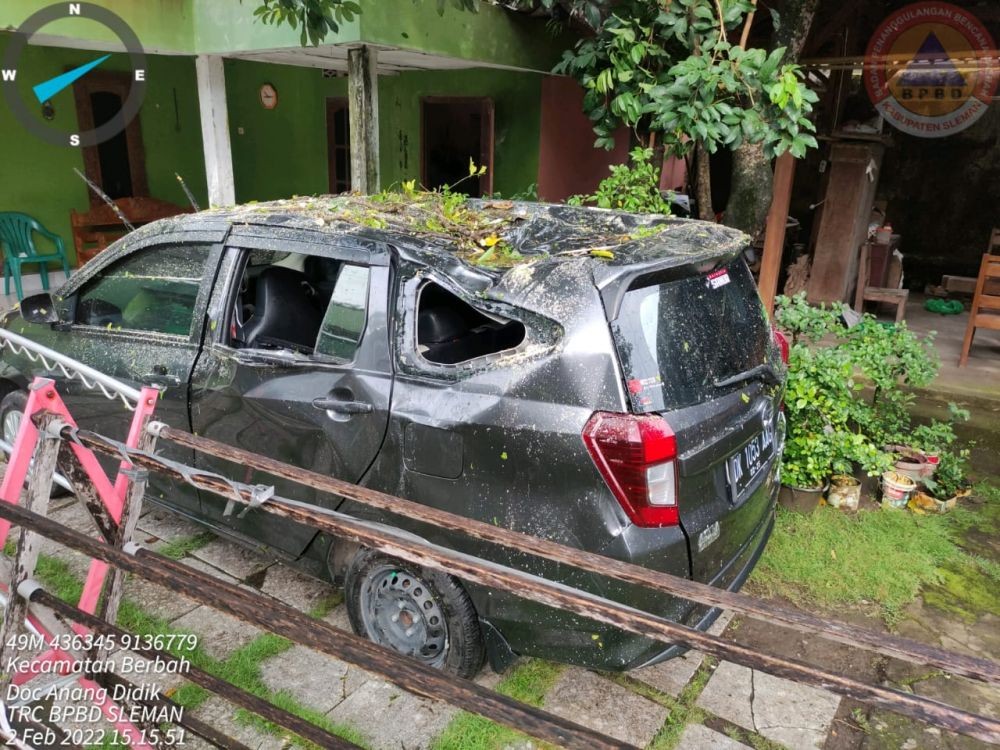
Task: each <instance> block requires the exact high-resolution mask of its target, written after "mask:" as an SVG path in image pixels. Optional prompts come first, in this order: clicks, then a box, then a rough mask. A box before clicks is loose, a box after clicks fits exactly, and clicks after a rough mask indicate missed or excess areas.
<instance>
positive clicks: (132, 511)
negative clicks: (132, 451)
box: [98, 420, 156, 658]
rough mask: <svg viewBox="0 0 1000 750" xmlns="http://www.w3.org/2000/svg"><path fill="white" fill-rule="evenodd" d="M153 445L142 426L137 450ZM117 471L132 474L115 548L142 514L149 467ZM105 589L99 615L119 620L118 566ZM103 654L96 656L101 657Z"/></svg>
mask: <svg viewBox="0 0 1000 750" xmlns="http://www.w3.org/2000/svg"><path fill="white" fill-rule="evenodd" d="M147 424H148V420H145V421H144V422H143V427H144V428H145V426H146V425H147ZM155 448H156V436H155V435H153V434H151V433H149V432H148V431H147V430H145V429H143V433H142V437H140V438H139V445H138V449H139V450H141V451H153V450H155ZM119 471H128V472H129V473H130V476H131V484H130V485H129V488H128V491H127V492H126V494H125V505H124V506H123V507H122V517H121V521H120V522H119V523H118V529H117V530H116V533H115V538H114V542H113V544H114V546H115V547H117V548H119V549H121V548H122V547H123V546H124V545H125V544H126V543H128V542H131V541H132V537H133V535H134V534H135V527H136V525H137V524H138V523H139V516H140V515H142V499H143V496H144V495H145V494H146V480H147V479H148V475H149V470H148V469H141V468H137V467H132V468H131V469H120V470H119ZM104 591H105V594H104V599H103V600H102V602H101V608H100V609H99V610H98V615H99V616H100V617H102V618H104V619H105V620H107V621H108V622H111V623H115V622H118V608H119V607H120V606H121V601H122V596H123V595H124V593H125V573H124V572H123V571H122V570H120V569H119V568H111V570H110V573H109V575H108V578H107V583H106V586H105V590H104ZM103 656H104V655H102V656H101V657H99V658H103Z"/></svg>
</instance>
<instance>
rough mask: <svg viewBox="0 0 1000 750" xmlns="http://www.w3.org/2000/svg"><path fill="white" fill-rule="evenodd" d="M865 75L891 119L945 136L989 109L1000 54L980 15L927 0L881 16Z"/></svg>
mask: <svg viewBox="0 0 1000 750" xmlns="http://www.w3.org/2000/svg"><path fill="white" fill-rule="evenodd" d="M864 76H865V86H866V88H867V90H868V95H869V96H870V97H871V100H872V102H873V103H874V104H875V107H876V108H877V109H878V111H879V112H880V113H881V115H882V117H884V118H885V119H886V121H888V122H889V123H891V124H892V125H893V126H894V127H896V128H898V129H899V130H902V131H903V132H906V133H910V134H911V135H916V136H921V137H924V138H940V137H944V136H948V135H951V134H953V133H957V132H959V131H960V130H964V129H965V128H967V127H969V126H970V125H972V124H973V123H974V122H975V121H976V120H978V119H979V118H980V117H982V116H983V115H984V114H985V113H986V109H987V108H988V107H989V105H990V103H991V102H992V101H993V95H994V94H995V93H996V90H997V81H998V78H1000V61H998V59H997V52H996V49H995V45H994V44H993V39H992V37H991V36H990V33H989V32H988V31H987V30H986V27H985V26H983V24H982V23H980V21H979V20H978V19H977V18H976V17H975V16H973V15H972V14H971V13H969V12H968V11H966V10H963V9H962V8H959V7H957V6H955V5H951V4H950V3H943V2H924V3H915V4H913V5H907V6H905V7H903V8H900V9H899V10H897V11H895V12H894V13H893V14H892V15H890V16H889V17H888V18H886V19H885V20H884V21H882V23H881V24H880V25H879V27H878V29H877V30H876V32H875V34H874V35H873V36H872V38H871V41H870V42H869V44H868V52H867V54H866V57H865V72H864Z"/></svg>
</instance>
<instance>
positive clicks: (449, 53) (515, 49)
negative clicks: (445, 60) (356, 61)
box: [361, 0, 572, 72]
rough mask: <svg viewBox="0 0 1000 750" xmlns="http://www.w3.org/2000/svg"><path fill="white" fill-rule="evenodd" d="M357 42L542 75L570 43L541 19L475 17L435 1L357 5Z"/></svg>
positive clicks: (493, 13)
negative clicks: (554, 33)
mask: <svg viewBox="0 0 1000 750" xmlns="http://www.w3.org/2000/svg"><path fill="white" fill-rule="evenodd" d="M361 7H362V10H363V12H362V14H361V38H362V39H363V40H364V41H366V42H369V43H372V44H386V45H391V46H394V47H401V48H403V49H412V50H418V51H421V52H426V53H428V54H437V55H444V56H446V57H457V58H459V59H462V60H477V61H480V62H483V63H491V64H497V65H508V66H511V67H516V68H522V69H528V70H536V71H544V72H547V71H549V70H551V69H552V66H553V65H555V64H556V63H557V62H558V61H559V58H560V56H561V54H562V51H563V50H564V49H569V47H570V46H571V44H572V41H571V40H569V39H568V38H563V37H561V36H559V35H557V36H553V34H552V33H551V32H550V29H549V28H548V27H547V24H546V22H545V20H544V19H540V18H530V17H528V16H527V15H525V14H523V13H514V12H512V11H508V10H505V9H503V8H499V7H497V6H495V5H491V4H489V3H485V2H484V3H481V4H480V7H479V12H478V13H471V12H469V11H463V10H459V9H457V8H454V7H452V4H451V3H450V2H446V3H444V8H440V9H439V3H438V2H436V1H435V0H418V1H417V2H414V0H361Z"/></svg>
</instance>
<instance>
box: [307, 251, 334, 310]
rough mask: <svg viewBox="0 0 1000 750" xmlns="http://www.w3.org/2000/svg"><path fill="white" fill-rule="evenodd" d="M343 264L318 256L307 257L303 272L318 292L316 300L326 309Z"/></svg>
mask: <svg viewBox="0 0 1000 750" xmlns="http://www.w3.org/2000/svg"><path fill="white" fill-rule="evenodd" d="M341 265H342V264H341V262H340V261H339V260H334V259H333V258H321V257H320V256H318V255H310V256H307V257H306V262H305V266H304V268H303V271H304V272H305V275H306V280H307V281H308V282H309V283H310V284H312V286H313V288H314V289H315V290H316V298H317V301H318V302H319V303H321V305H322V307H323V308H324V309H325V308H326V306H327V305H328V304H329V302H330V297H331V296H332V295H333V290H334V287H336V285H337V276H338V275H339V274H340V267H341Z"/></svg>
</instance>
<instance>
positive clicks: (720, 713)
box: [43, 499, 840, 750]
mask: <svg viewBox="0 0 1000 750" xmlns="http://www.w3.org/2000/svg"><path fill="white" fill-rule="evenodd" d="M50 515H51V516H52V517H53V518H54V519H55V520H57V521H59V522H61V523H66V524H68V525H71V526H73V527H74V528H78V529H81V530H87V531H89V529H90V527H89V519H87V518H86V517H85V515H84V513H83V512H82V511H81V510H80V509H79V508H78V506H77V504H76V503H75V501H73V500H72V499H70V500H67V501H61V502H60V503H59V504H58V505H57V506H56V509H55V510H53V511H51V513H50ZM199 535H201V536H202V538H204V537H203V535H204V530H203V529H202V528H201V527H199V526H197V525H196V524H193V523H190V522H188V521H186V520H184V519H182V518H179V517H178V516H175V515H173V514H171V513H169V512H167V511H164V510H161V509H158V508H156V507H155V506H154V507H152V508H150V509H148V510H147V511H146V512H145V513H144V515H143V516H142V518H141V519H140V520H139V525H138V531H137V534H136V541H138V542H139V543H141V544H144V545H146V546H148V547H151V548H153V549H164V548H169V547H170V545H171V544H172V543H174V544H175V545H176V544H177V543H178V542H180V541H183V540H190V539H193V538H195V537H198V536H199ZM43 551H44V553H45V554H49V555H54V556H56V557H58V558H60V559H63V560H66V561H67V562H68V563H69V566H70V569H71V570H72V571H73V572H74V573H76V574H79V575H82V573H83V572H84V571H85V569H86V562H87V561H86V560H84V559H82V558H79V556H74V555H73V554H72V553H70V552H67V551H66V550H64V549H59V548H56V547H55V546H54V545H51V544H47V545H46V547H45V549H44V550H43ZM182 562H184V563H185V564H187V565H191V566H192V567H195V568H197V569H199V570H203V571H206V572H209V573H211V574H212V575H215V576H218V577H219V578H221V579H223V580H227V581H229V582H235V583H239V584H241V585H246V586H251V587H253V588H256V589H259V590H260V591H261V592H263V593H264V594H267V595H270V596H273V597H274V598H276V599H278V600H280V601H282V602H284V603H286V604H288V605H290V606H293V607H296V608H297V609H299V610H301V611H304V612H310V613H315V612H316V608H317V607H320V606H321V605H322V604H323V603H324V602H329V601H332V600H334V599H333V597H336V595H337V593H338V592H337V591H336V590H335V589H334V588H333V587H332V586H329V585H327V584H325V583H323V582H321V581H318V580H315V579H313V578H310V577H308V576H305V575H303V574H301V573H299V572H298V571H296V570H294V569H292V568H290V567H288V566H287V565H285V564H283V563H280V562H278V561H276V560H275V559H274V558H273V557H271V556H269V555H267V554H263V553H260V552H255V551H253V550H248V549H246V548H244V547H242V546H239V545H237V544H234V543H231V542H229V541H227V540H224V539H219V538H216V539H212V540H211V541H208V543H206V544H204V546H201V547H199V548H197V549H192V550H191V551H189V552H188V553H187V554H186V555H184V557H183V558H182ZM126 591H127V594H126V595H127V597H128V598H129V599H131V600H132V601H133V602H134V603H135V604H137V605H138V606H139V607H141V608H142V609H143V610H144V611H146V612H148V613H149V614H152V615H155V616H157V617H160V618H163V619H165V620H168V621H169V622H170V623H171V624H172V626H174V627H176V628H177V629H178V630H185V631H190V632H194V633H196V634H198V635H199V636H200V642H201V644H202V647H203V648H204V649H205V651H206V652H207V653H208V654H210V655H211V656H213V657H215V658H217V659H220V660H222V659H226V658H227V657H229V656H231V655H232V654H233V653H234V652H236V651H237V650H238V649H240V648H241V647H243V646H246V645H247V644H249V643H251V642H253V641H254V639H256V638H257V637H258V636H259V635H261V633H262V631H260V630H259V629H257V628H255V627H253V626H251V625H248V624H246V623H243V622H241V621H239V620H236V619H234V618H232V617H229V616H227V615H225V614H222V613H220V612H217V611H215V610H214V609H212V608H210V607H207V606H204V605H199V604H198V603H196V602H194V601H192V600H190V599H188V598H187V597H185V596H184V595H183V591H180V592H178V591H165V590H163V589H162V588H160V587H158V586H154V585H152V584H148V583H145V582H143V581H141V580H138V579H130V580H129V581H128V584H127V589H126ZM323 619H324V620H325V621H326V622H328V623H330V624H332V625H334V626H335V627H338V628H342V629H346V630H349V629H350V625H349V623H348V620H347V614H346V611H345V608H344V605H343V604H339V605H338V606H336V607H334V608H333V609H331V610H330V611H329V612H327V613H325V614H324V615H323ZM728 623H729V618H728V617H723V618H720V620H719V621H718V622H717V623H716V624H715V625H714V626H713V629H712V630H713V632H715V633H720V632H722V630H723V629H724V628H725V627H726V626H727V624H728ZM259 669H260V677H261V680H262V681H263V683H264V686H265V687H266V689H267V690H270V691H273V692H274V693H280V694H283V695H285V696H288V697H290V698H291V699H293V700H294V701H295V702H296V703H297V704H298V705H300V706H303V707H306V708H308V709H309V710H310V711H311V712H313V713H314V714H315V715H317V716H322V717H325V719H326V720H328V721H329V722H332V723H334V724H336V725H338V726H343V727H349V728H351V729H353V730H354V731H356V732H357V737H358V738H360V739H362V740H363V741H364V742H365V743H366V744H367V745H368V746H369V747H371V748H373V750H419V749H420V748H431V747H433V745H434V741H435V738H437V737H438V736H439V735H441V733H442V732H443V731H444V730H445V728H446V727H447V726H448V725H449V723H450V722H451V721H452V720H453V719H454V718H455V716H456V715H457V714H458V713H459V712H458V711H457V710H456V709H455V708H453V707H451V706H449V705H447V704H442V703H437V702H434V701H428V700H426V699H423V698H419V697H417V696H414V695H412V694H410V693H407V692H406V691H404V690H401V689H399V688H397V687H396V686H394V685H392V684H390V683H387V682H385V681H383V680H380V679H378V678H376V677H374V676H373V675H370V674H368V673H366V672H365V671H363V670H361V669H358V668H356V667H353V666H351V665H349V664H346V663H344V662H341V661H339V660H338V659H335V658H332V657H330V656H326V655H324V654H320V653H317V652H315V651H312V650H310V649H308V648H305V647H303V646H293V647H291V648H288V649H287V650H284V651H283V652H281V653H279V654H277V655H275V656H272V657H270V658H268V659H266V660H264V661H263V662H262V663H261V664H260V665H259ZM706 670H711V671H710V676H709V677H708V679H707V681H705V680H704V679H702V680H701V682H702V683H703V684H704V687H703V688H702V689H701V691H700V694H698V693H694V694H690V693H692V690H688V691H686V692H687V693H689V695H687V696H686V697H685V700H686V701H687V704H684V705H683V706H682V702H681V701H679V700H678V699H679V698H680V697H681V696H682V693H685V689H686V688H687V687H688V686H689V685H691V684H692V680H695V679H696V676H697V675H698V674H699V671H700V672H701V674H702V677H703V678H704V676H705V674H706ZM499 680H500V677H498V676H497V675H495V674H494V673H493V672H492V671H491V670H489V668H486V670H484V672H483V673H482V675H480V677H479V679H478V680H477V681H478V682H480V683H481V684H484V685H487V686H489V687H491V688H492V687H495V686H496V684H497V683H498V682H499ZM174 684H175V683H174V682H171V685H174ZM839 703H840V700H839V698H838V697H837V696H835V695H833V694H831V693H828V692H826V691H824V690H818V689H815V688H810V687H804V686H802V685H799V684H796V683H793V682H789V681H787V680H783V679H779V678H776V677H772V676H770V675H767V674H763V673H760V672H755V671H752V670H749V669H746V668H744V667H740V666H737V665H735V664H730V663H728V662H723V663H721V664H718V665H716V663H715V661H714V660H711V659H708V658H706V657H705V656H703V655H702V654H700V653H696V652H690V653H688V654H686V655H685V656H683V657H680V658H677V659H672V660H670V661H667V662H664V663H661V664H657V665H654V666H650V667H645V668H643V669H637V670H634V671H632V672H630V673H628V674H626V675H610V674H600V673H597V672H593V671H589V670H586V669H581V668H578V667H566V668H565V669H564V670H563V671H562V672H561V674H560V676H559V677H558V679H557V680H556V681H555V683H554V684H553V685H552V687H551V689H549V690H548V692H547V693H546V695H545V698H544V701H543V707H544V708H545V709H546V710H548V711H551V712H552V713H554V714H557V715H559V716H563V717H566V718H569V719H572V720H574V721H577V722H579V723H581V724H583V725H585V726H587V727H590V728H592V729H594V730H597V731H600V732H603V733H605V734H608V735H610V736H612V737H615V738H617V739H620V740H623V741H625V742H628V743H630V744H633V745H635V746H637V747H643V748H644V747H650V746H651V743H652V744H653V746H658V745H659V743H658V741H657V738H658V737H659V735H660V734H661V733H662V732H663V731H664V727H665V725H667V724H669V723H670V722H671V721H674V723H675V724H677V721H676V720H674V719H673V718H672V714H674V713H675V712H676V714H677V715H678V716H680V717H682V718H681V720H682V721H686V720H687V719H685V718H683V717H686V716H689V715H692V714H693V715H694V717H695V718H696V721H695V722H693V723H687V724H686V726H684V725H678V726H676V727H675V729H676V735H674V739H673V740H672V741H671V742H670V743H669V745H668V746H672V747H678V748H683V749H685V750H686V749H688V748H691V749H692V750H702V749H704V750H737V749H738V748H746V747H748V746H753V745H751V744H750V743H753V742H756V743H757V744H758V745H759V743H760V742H761V741H764V738H766V740H767V741H770V743H771V745H770V746H771V747H777V746H784V747H788V748H794V749H795V750H799V749H800V748H821V747H823V744H824V741H825V740H826V737H827V735H828V733H829V732H830V730H831V725H832V723H833V720H834V716H835V715H836V713H837V708H838V705H839ZM193 715H194V716H196V717H198V718H200V719H202V720H204V721H207V722H209V723H210V724H212V725H213V726H215V727H216V728H217V729H219V730H220V731H223V732H225V733H227V734H229V735H230V736H233V737H235V738H237V739H239V740H240V741H242V742H243V743H245V744H246V745H248V746H249V747H251V748H259V749H262V750H278V749H280V748H283V747H289V746H291V745H290V742H289V738H287V737H284V736H280V735H274V734H269V733H268V732H267V731H266V730H265V729H263V728H262V727H260V726H259V725H257V724H254V723H252V722H248V721H247V720H246V718H245V717H244V716H241V715H240V713H239V712H237V710H236V708H235V707H234V706H232V705H230V704H229V703H227V702H226V701H224V700H222V699H220V698H217V697H210V698H209V699H207V700H206V701H204V702H202V703H201V704H200V705H198V706H197V708H196V709H195V710H194V712H193ZM702 721H705V722H706V723H707V724H708V725H710V726H711V727H712V728H710V726H706V724H705V723H702ZM530 746H531V747H534V746H535V745H530ZM185 747H186V750H191V749H192V748H193V749H194V750H201V748H207V747H208V745H207V744H205V743H202V742H201V741H200V740H198V739H197V738H189V740H188V742H187V744H186V745H185Z"/></svg>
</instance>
